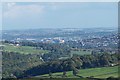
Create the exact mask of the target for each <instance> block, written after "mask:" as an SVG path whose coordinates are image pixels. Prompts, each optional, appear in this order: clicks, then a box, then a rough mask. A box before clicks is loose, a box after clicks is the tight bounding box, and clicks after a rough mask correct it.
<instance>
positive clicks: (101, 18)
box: [2, 2, 118, 30]
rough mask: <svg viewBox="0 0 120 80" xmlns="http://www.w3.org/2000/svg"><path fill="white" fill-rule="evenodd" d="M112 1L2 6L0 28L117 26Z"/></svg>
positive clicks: (115, 12) (116, 9)
mask: <svg viewBox="0 0 120 80" xmlns="http://www.w3.org/2000/svg"><path fill="white" fill-rule="evenodd" d="M117 4H118V3H117V2H116V3H115V2H114V3H113V2H101V3H100V2H74V3H73V2H71V3H70V2H69V3H68V2H66V3H65V2H64V3H60V2H59V3H57V2H56V3H55V2H54V3H53V2H51V3H43V2H39V3H33V2H17V3H13V2H11V3H3V7H2V13H3V16H2V22H3V25H2V26H3V29H7V30H11V29H36V28H86V27H89V28H90V27H91V28H93V27H115V28H117V27H118V5H117Z"/></svg>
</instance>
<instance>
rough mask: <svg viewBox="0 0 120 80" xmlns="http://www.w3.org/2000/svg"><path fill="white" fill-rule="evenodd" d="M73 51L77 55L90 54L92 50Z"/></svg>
mask: <svg viewBox="0 0 120 80" xmlns="http://www.w3.org/2000/svg"><path fill="white" fill-rule="evenodd" d="M71 53H72V54H77V55H88V54H91V51H71Z"/></svg>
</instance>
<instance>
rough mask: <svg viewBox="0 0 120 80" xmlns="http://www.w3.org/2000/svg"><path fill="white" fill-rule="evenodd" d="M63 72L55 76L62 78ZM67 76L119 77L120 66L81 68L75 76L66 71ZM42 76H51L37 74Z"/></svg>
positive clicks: (54, 76) (54, 75)
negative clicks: (119, 69) (119, 67)
mask: <svg viewBox="0 0 120 80" xmlns="http://www.w3.org/2000/svg"><path fill="white" fill-rule="evenodd" d="M62 75H63V73H62V72H59V73H53V74H52V77H53V78H61V77H62ZM66 76H67V78H79V77H80V76H82V77H94V78H108V77H116V78H117V77H118V66H114V67H101V68H90V69H80V70H79V73H78V74H77V76H73V74H72V71H68V72H66ZM36 77H40V78H49V74H45V75H41V76H36Z"/></svg>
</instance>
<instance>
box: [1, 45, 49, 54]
mask: <svg viewBox="0 0 120 80" xmlns="http://www.w3.org/2000/svg"><path fill="white" fill-rule="evenodd" d="M3 51H8V52H18V53H22V54H33V53H48V52H49V51H47V50H38V49H35V48H34V47H30V46H13V45H9V44H5V46H4V48H3Z"/></svg>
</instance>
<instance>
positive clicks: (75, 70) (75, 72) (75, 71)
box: [73, 68, 79, 76]
mask: <svg viewBox="0 0 120 80" xmlns="http://www.w3.org/2000/svg"><path fill="white" fill-rule="evenodd" d="M78 73H79V71H78V69H76V68H74V69H73V75H74V76H77V74H78Z"/></svg>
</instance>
